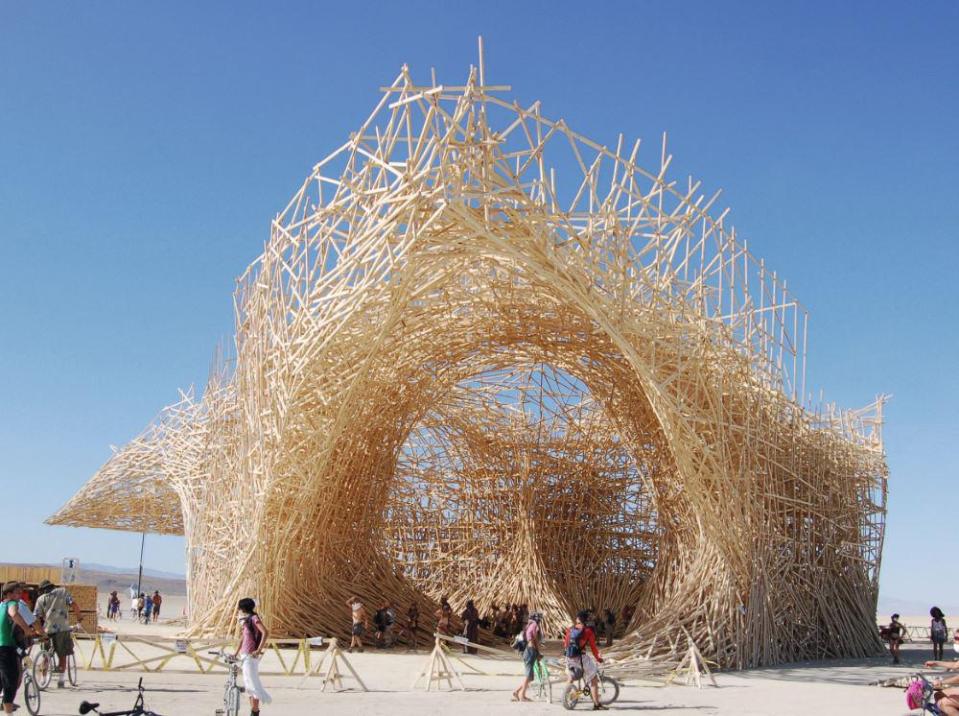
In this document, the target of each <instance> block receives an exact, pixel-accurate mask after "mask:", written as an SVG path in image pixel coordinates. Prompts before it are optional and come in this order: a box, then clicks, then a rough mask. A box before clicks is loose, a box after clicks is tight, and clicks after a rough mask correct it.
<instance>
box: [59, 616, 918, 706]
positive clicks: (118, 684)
mask: <svg viewBox="0 0 959 716" xmlns="http://www.w3.org/2000/svg"><path fill="white" fill-rule="evenodd" d="M167 605H168V606H169V607H170V609H169V611H168V612H166V614H167V616H169V617H171V618H172V617H174V616H177V615H178V614H179V612H178V611H177V609H179V610H180V611H182V603H181V602H177V599H176V598H171V599H170V601H169V602H168V604H167ZM167 605H165V607H166V606H167ZM916 623H917V625H918V624H922V623H923V622H920V621H918V620H917V622H916ZM104 625H105V626H106V627H107V628H115V629H116V631H117V633H118V635H119V638H120V640H121V641H123V639H124V636H126V637H128V638H130V644H131V646H132V645H133V638H140V637H146V638H147V639H150V638H153V639H162V638H168V639H169V638H172V637H174V636H176V634H177V633H179V631H180V630H181V629H182V624H176V623H172V624H170V623H161V624H158V625H150V626H144V625H137V624H135V623H133V622H132V621H130V620H129V619H125V620H123V621H121V622H119V623H110V622H104ZM144 649H147V650H149V647H148V646H146V645H143V644H142V643H138V644H137V648H136V649H135V650H136V651H137V653H138V654H141V653H149V652H148V651H147V652H144V651H143V650H144ZM428 656H429V651H428V650H427V649H426V648H423V649H421V650H419V651H418V652H409V651H405V650H403V649H401V648H398V649H397V650H395V651H378V650H375V649H367V651H365V652H364V653H356V654H349V655H348V658H349V659H350V662H351V663H352V664H353V666H354V668H355V669H356V671H357V672H358V674H359V675H360V677H361V678H362V679H363V680H364V681H365V683H366V686H367V687H368V688H369V691H368V692H361V691H359V690H355V689H351V690H349V691H344V692H341V693H329V692H327V693H323V692H321V690H320V689H321V686H322V681H321V679H320V678H319V677H316V676H313V677H303V676H277V675H266V676H264V678H263V681H264V684H265V686H266V688H267V689H268V690H269V691H270V693H271V694H272V697H273V703H272V704H270V705H269V706H266V707H264V709H263V713H264V714H265V715H267V714H268V715H269V716H292V715H293V714H297V715H300V714H314V713H320V712H322V713H330V714H352V715H354V716H356V715H360V714H364V715H365V714H389V716H404V715H406V714H410V715H412V714H417V716H419V715H420V714H433V713H455V714H456V715H457V716H468V715H470V714H477V715H480V714H481V715H482V716H491V714H501V713H502V714H508V713H515V714H543V713H557V714H558V713H561V712H563V707H562V705H560V703H559V695H560V694H561V691H562V686H561V685H556V686H555V687H554V703H553V704H551V705H550V704H546V703H531V704H519V703H511V702H510V692H511V691H512V690H513V689H514V688H516V686H517V685H518V683H519V681H520V678H521V677H520V674H521V664H520V660H519V658H518V657H517V658H515V659H511V660H510V659H506V660H502V659H488V658H483V657H479V656H470V657H466V658H465V664H469V665H470V666H473V667H475V668H477V669H479V670H481V671H484V672H487V673H489V674H491V675H478V674H470V673H467V672H468V670H467V668H466V667H465V665H464V664H463V663H460V664H458V666H459V667H460V668H461V670H462V671H463V672H464V673H463V680H464V683H465V686H466V690H465V691H448V690H441V691H436V690H435V686H434V690H433V691H431V692H426V691H425V690H424V689H423V688H422V687H420V688H417V689H415V690H414V689H411V688H410V687H411V684H412V682H413V680H414V679H415V678H416V676H417V674H418V673H420V671H422V669H423V667H424V666H425V665H426V663H427V660H428ZM903 657H904V658H903V663H902V664H901V665H898V666H894V665H893V664H892V663H891V660H890V659H889V658H888V657H877V658H873V659H859V660H840V661H821V662H804V663H797V664H789V665H784V666H779V667H774V668H767V669H754V670H751V671H745V672H723V673H719V674H717V675H716V681H717V683H718V688H714V687H712V686H707V687H704V688H703V689H697V688H695V687H692V686H685V685H678V684H676V685H670V686H663V685H661V684H656V683H651V682H647V683H643V682H638V681H626V682H625V683H624V684H623V688H622V691H621V695H620V699H619V700H618V701H617V702H616V703H614V704H613V705H612V707H611V710H612V711H649V712H650V713H657V714H663V715H664V716H671V715H675V716H691V715H692V714H701V715H702V716H710V715H712V714H723V715H725V714H738V715H740V716H766V715H771V714H777V715H783V716H791V715H796V716H799V715H800V714H801V715H803V716H808V714H870V715H881V714H890V715H896V716H898V715H900V714H907V713H909V711H908V709H907V708H906V705H905V698H904V695H903V690H902V689H901V688H881V687H878V686H875V685H874V684H875V683H876V682H878V681H881V680H887V679H893V678H901V677H908V676H909V675H910V674H911V673H914V672H915V671H917V670H919V669H920V668H921V665H922V662H923V660H925V659H928V658H930V657H931V651H930V649H929V647H928V645H927V644H924V643H912V644H907V645H906V646H905V647H904V649H903ZM271 660H273V662H275V657H274V656H272V655H269V654H268V655H267V656H266V657H264V662H263V667H262V668H263V670H264V671H273V670H276V671H279V668H278V664H276V663H273V662H271ZM168 668H171V669H172V668H181V669H182V668H183V667H175V666H174V664H173V663H172V662H171V665H170V666H169V667H168ZM140 677H143V681H144V686H145V687H146V689H147V694H146V704H147V707H148V708H150V709H153V710H155V711H156V712H157V713H158V714H164V715H165V716H169V715H170V714H213V712H214V711H215V709H217V708H218V707H219V706H220V703H221V699H222V687H223V683H224V679H225V676H224V674H223V673H222V672H218V673H211V674H199V673H184V672H183V671H180V670H177V671H166V670H164V671H161V672H149V673H144V672H143V671H132V670H131V671H101V670H92V671H90V670H81V671H80V675H79V680H80V685H79V687H77V688H71V687H68V688H66V689H63V690H57V689H51V690H49V691H47V692H45V693H44V695H43V705H42V713H44V714H75V713H77V707H78V706H79V703H80V701H81V700H83V699H87V700H91V701H99V702H101V703H102V705H103V707H104V709H108V710H118V709H121V708H129V707H130V705H132V703H133V699H134V689H135V686H136V683H137V681H138V679H140ZM344 686H355V684H354V682H352V680H351V679H349V678H347V679H345V680H344ZM577 710H578V711H586V710H589V709H588V707H587V706H584V705H582V704H580V706H579V708H578V709H577ZM241 713H244V714H246V713H249V710H248V708H244V709H243V710H242V711H241Z"/></svg>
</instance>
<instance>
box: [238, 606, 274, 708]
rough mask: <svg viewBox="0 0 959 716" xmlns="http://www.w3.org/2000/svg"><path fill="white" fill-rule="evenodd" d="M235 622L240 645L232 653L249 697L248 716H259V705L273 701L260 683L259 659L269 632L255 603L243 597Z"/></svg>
mask: <svg viewBox="0 0 959 716" xmlns="http://www.w3.org/2000/svg"><path fill="white" fill-rule="evenodd" d="M236 612H237V621H238V622H239V623H240V643H239V644H238V645H237V647H236V651H234V652H233V656H234V657H236V656H238V655H239V657H240V661H241V663H242V665H243V686H244V688H245V689H246V693H247V695H248V696H249V697H250V716H259V714H260V704H268V703H270V701H272V700H273V699H272V698H271V697H270V695H269V694H268V693H267V691H266V689H264V688H263V684H262V683H261V682H260V657H261V656H263V650H264V649H265V648H266V640H267V639H269V637H270V632H269V631H268V630H267V628H266V626H265V625H264V624H263V620H262V619H260V615H259V614H257V613H256V602H254V601H253V600H252V599H250V598H249V597H244V598H243V599H241V600H240V601H239V602H238V603H237V605H236Z"/></svg>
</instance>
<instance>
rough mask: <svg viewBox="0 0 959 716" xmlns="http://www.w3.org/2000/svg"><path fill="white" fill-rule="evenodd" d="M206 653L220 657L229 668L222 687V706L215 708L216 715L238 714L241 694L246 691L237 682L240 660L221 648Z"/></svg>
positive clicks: (234, 715)
mask: <svg viewBox="0 0 959 716" xmlns="http://www.w3.org/2000/svg"><path fill="white" fill-rule="evenodd" d="M207 653H209V654H213V656H215V657H217V658H218V659H220V660H221V661H222V662H223V663H224V664H226V666H227V668H229V670H230V673H229V675H228V676H227V677H226V685H225V686H224V687H223V708H222V709H217V710H216V716H239V714H240V701H241V700H242V699H241V696H242V695H243V693H244V692H245V691H246V689H244V688H243V687H242V686H240V685H239V684H238V683H237V677H238V676H239V675H240V660H239V659H237V658H236V657H235V656H233V654H227V653H226V652H225V651H223V649H220V650H219V651H210V652H207Z"/></svg>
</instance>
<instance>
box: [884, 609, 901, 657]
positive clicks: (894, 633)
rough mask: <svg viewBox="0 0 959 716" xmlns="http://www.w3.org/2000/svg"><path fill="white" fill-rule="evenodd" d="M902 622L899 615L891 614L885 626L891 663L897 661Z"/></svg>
mask: <svg viewBox="0 0 959 716" xmlns="http://www.w3.org/2000/svg"><path fill="white" fill-rule="evenodd" d="M902 632H903V628H902V623H901V622H900V621H899V615H898V614H893V615H892V617H891V621H890V622H889V626H888V627H886V634H887V635H888V638H889V653H890V654H892V663H893V664H898V663H899V647H900V646H902V642H903V638H902Z"/></svg>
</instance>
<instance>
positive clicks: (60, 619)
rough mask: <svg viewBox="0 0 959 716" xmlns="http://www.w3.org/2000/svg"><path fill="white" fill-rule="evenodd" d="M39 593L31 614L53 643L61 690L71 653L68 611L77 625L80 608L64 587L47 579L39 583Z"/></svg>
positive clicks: (71, 641)
mask: <svg viewBox="0 0 959 716" xmlns="http://www.w3.org/2000/svg"><path fill="white" fill-rule="evenodd" d="M39 591H40V596H39V597H38V598H37V604H36V606H35V607H34V608H33V614H34V616H36V617H37V618H38V619H39V620H40V621H41V622H42V623H43V629H44V631H46V633H47V637H48V638H49V639H50V640H51V641H52V642H53V650H54V651H55V652H56V654H57V688H58V689H62V688H63V675H64V674H65V673H66V671H67V657H68V656H70V655H71V654H72V653H73V637H72V636H71V635H70V616H69V613H68V609H70V610H72V611H73V617H74V622H75V623H79V622H80V607H78V606H77V603H76V602H75V601H73V596H72V595H71V594H70V592H68V591H67V588H66V587H58V586H57V585H55V584H54V583H53V582H51V581H50V580H49V579H44V580H43V581H42V582H40V586H39Z"/></svg>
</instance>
